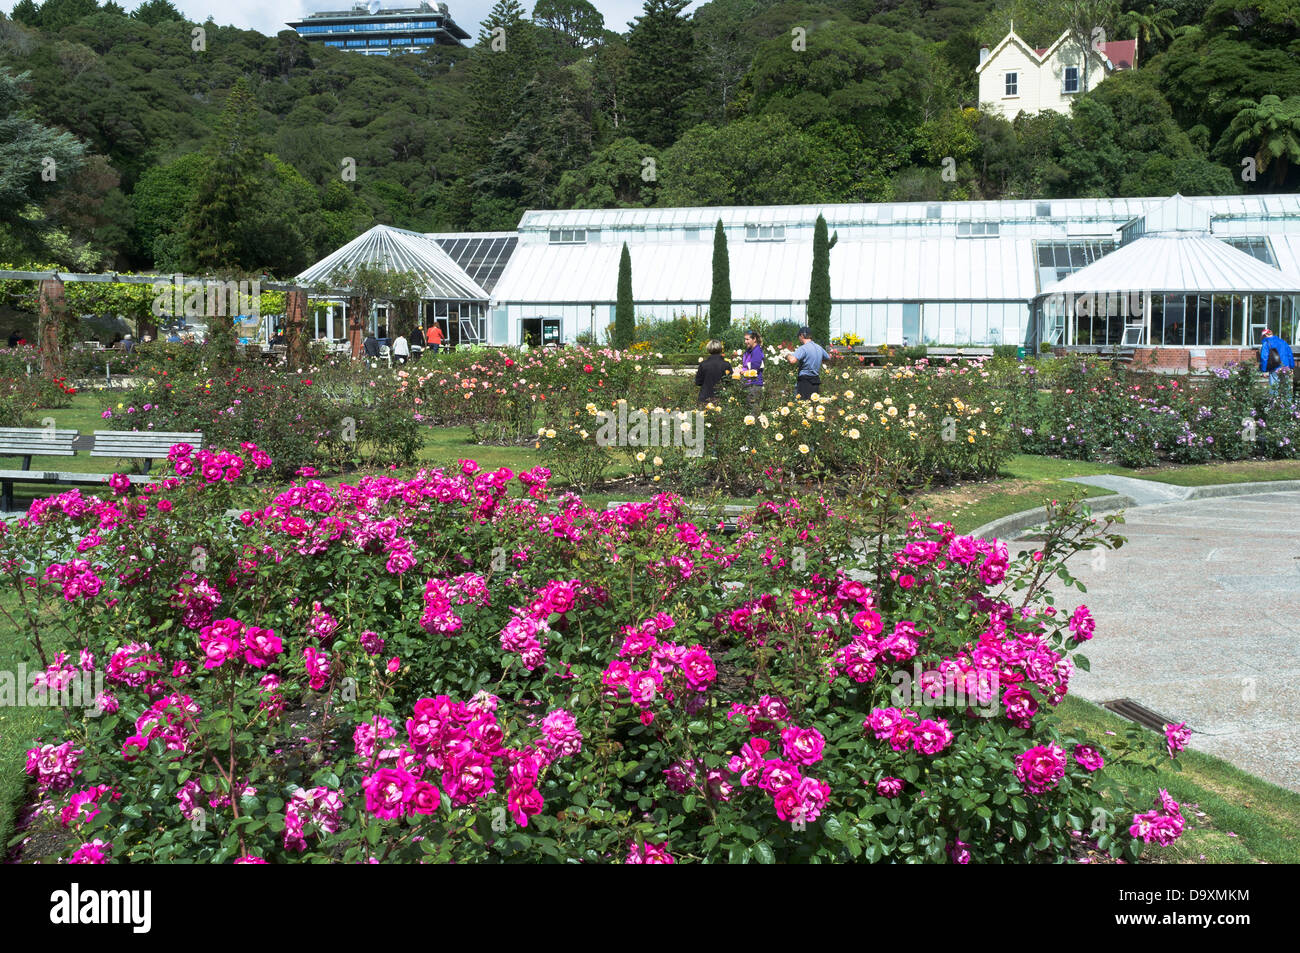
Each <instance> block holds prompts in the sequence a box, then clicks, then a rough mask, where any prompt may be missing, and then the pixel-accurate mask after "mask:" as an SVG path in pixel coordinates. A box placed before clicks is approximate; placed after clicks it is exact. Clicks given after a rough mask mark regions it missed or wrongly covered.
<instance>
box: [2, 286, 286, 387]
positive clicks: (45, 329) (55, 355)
mask: <svg viewBox="0 0 1300 953" xmlns="http://www.w3.org/2000/svg"><path fill="white" fill-rule="evenodd" d="M0 279H9V280H17V281H35V282H37V283H38V285H39V290H38V296H37V302H38V304H37V307H38V313H39V315H40V331H39V335H38V337H39V347H40V351H41V357H42V360H41V370H42V373H44V374H45V375H46V376H49V377H53V376H56V375H58V374H59V373H61V372H62V370H63V353H62V346H61V344H60V341H59V328H60V326H61V325H63V324H64V323H66V321H67V319H68V304H67V298H66V295H65V284H66V283H68V282H99V283H105V284H127V285H130V284H142V285H151V286H157V285H160V284H163V283H166V284H167V285H168V287H169V289H170V288H173V287H176V288H182V289H183V288H186V287H189V285H188V284H187V283H185V279H184V276H181V275H147V274H145V275H122V274H117V273H114V272H108V273H104V274H82V273H76V272H63V271H16V270H0ZM188 281H189V282H198V283H200V284H202V285H203V286H204V287H211V286H214V285H221V286H223V287H224V286H226V285H229V284H230V283H231V282H228V281H222V279H220V278H193V277H191V278H190V279H188ZM258 288H259V290H262V289H264V290H267V291H283V292H285V344H286V345H287V347H288V359H289V363H290V365H292V366H296V367H302V366H305V365H306V363H307V340H308V339H307V335H306V317H307V289H306V288H304V287H303V286H302V285H300V284H296V283H291V282H278V281H261V280H259V281H258ZM232 317H233V315H232Z"/></svg>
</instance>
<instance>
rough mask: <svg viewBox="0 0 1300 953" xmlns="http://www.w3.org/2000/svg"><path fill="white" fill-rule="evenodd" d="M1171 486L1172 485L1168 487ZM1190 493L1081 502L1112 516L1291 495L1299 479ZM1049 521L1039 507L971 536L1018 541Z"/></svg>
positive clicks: (1228, 485)
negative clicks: (1198, 502) (1233, 499)
mask: <svg viewBox="0 0 1300 953" xmlns="http://www.w3.org/2000/svg"><path fill="white" fill-rule="evenodd" d="M1165 485H1171V484H1165ZM1188 489H1189V492H1188V494H1187V495H1186V496H1185V497H1182V498H1179V499H1172V500H1169V501H1167V502H1162V503H1147V504H1141V503H1138V502H1137V501H1136V500H1134V499H1133V498H1132V497H1131V496H1123V495H1121V494H1114V495H1111V496H1096V497H1093V498H1092V499H1084V500H1083V501H1082V502H1084V503H1087V504H1088V506H1089V507H1090V508H1091V510H1092V512H1093V513H1113V512H1115V511H1116V510H1127V509H1137V508H1142V509H1146V508H1147V507H1152V506H1168V505H1169V504H1170V503H1184V502H1189V501H1192V500H1206V499H1214V498H1217V497H1227V496H1251V495H1254V494H1258V493H1290V492H1294V491H1296V490H1300V480H1265V481H1262V482H1255V483H1216V484H1213V485H1211V486H1195V487H1190V488H1188ZM1045 522H1047V520H1046V518H1045V516H1044V513H1043V508H1042V507H1041V506H1040V507H1037V508H1036V509H1032V510H1021V511H1020V512H1018V513H1012V514H1011V515H1010V516H1003V517H1000V518H999V519H995V520H993V521H992V522H989V523H985V524H984V525H983V526H980V527H977V528H976V529H973V530H971V532H970V535H971V536H974V537H975V538H976V539H1003V540H1011V539H1015V538H1016V537H1017V536H1019V535H1020V534H1021V533H1023V532H1025V531H1026V530H1029V529H1033V528H1034V527H1035V526H1042V525H1043V524H1044V523H1045Z"/></svg>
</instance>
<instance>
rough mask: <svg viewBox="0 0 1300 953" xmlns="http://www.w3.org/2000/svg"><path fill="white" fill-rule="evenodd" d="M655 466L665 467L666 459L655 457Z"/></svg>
mask: <svg viewBox="0 0 1300 953" xmlns="http://www.w3.org/2000/svg"><path fill="white" fill-rule="evenodd" d="M654 465H655V466H657V467H661V466H663V465H664V458H663V457H655V459H654Z"/></svg>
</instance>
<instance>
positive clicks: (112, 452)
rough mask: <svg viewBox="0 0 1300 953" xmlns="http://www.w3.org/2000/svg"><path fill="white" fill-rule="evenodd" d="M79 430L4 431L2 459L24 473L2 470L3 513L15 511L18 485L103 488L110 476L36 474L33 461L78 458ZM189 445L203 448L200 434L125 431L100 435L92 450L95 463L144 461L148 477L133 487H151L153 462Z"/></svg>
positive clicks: (136, 479) (134, 478) (139, 477)
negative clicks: (15, 461) (12, 460)
mask: <svg viewBox="0 0 1300 953" xmlns="http://www.w3.org/2000/svg"><path fill="white" fill-rule="evenodd" d="M78 436H79V435H78V433H77V431H75V430H59V429H56V428H43V427H41V428H27V427H0V457H20V458H21V459H22V462H23V465H22V469H21V470H0V512H10V511H12V510H13V508H14V484H15V483H53V484H55V485H58V486H102V485H103V484H105V483H107V482H108V480H109V477H111V476H112V474H111V473H72V472H66V471H61V470H33V469H32V468H31V467H32V458H33V457H75V456H76V455H77V448H76V446H75V444H76V443H77V440H78ZM177 443H188V444H191V445H192V446H193V447H194V448H195V449H196V450H197V449H199V448H200V447H202V445H203V434H201V433H160V432H144V431H126V430H97V431H95V434H94V443H93V444H92V446H91V449H90V455H91V456H92V457H114V458H116V459H120V460H144V461H145V473H143V474H131V475H128V476H127V479H128V480H130V481H131V482H132V483H149V482H152V481H153V479H154V478H153V477H151V476H149V475H148V471H149V468H150V467H151V466H152V465H153V461H154V460H155V459H157V458H159V457H165V456H167V452H168V451H169V450H170V449H171V447H172V445H173V444H177Z"/></svg>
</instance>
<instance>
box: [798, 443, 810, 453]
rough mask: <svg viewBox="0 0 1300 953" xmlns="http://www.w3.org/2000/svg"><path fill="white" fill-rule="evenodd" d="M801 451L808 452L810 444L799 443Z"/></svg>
mask: <svg viewBox="0 0 1300 953" xmlns="http://www.w3.org/2000/svg"><path fill="white" fill-rule="evenodd" d="M799 452H800V453H807V452H808V444H806V443H801V444H799Z"/></svg>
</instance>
